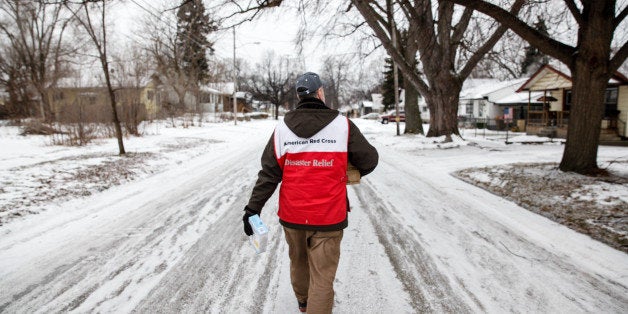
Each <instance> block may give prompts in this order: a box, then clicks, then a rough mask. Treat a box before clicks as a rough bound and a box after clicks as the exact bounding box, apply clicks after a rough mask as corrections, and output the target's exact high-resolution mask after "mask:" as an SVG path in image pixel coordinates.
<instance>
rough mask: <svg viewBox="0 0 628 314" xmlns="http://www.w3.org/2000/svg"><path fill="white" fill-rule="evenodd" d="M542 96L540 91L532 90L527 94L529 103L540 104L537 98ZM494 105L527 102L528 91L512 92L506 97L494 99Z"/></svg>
mask: <svg viewBox="0 0 628 314" xmlns="http://www.w3.org/2000/svg"><path fill="white" fill-rule="evenodd" d="M541 96H543V93H542V92H532V93H530V95H529V99H530V103H531V104H541V103H542V102H541V101H538V100H537V98H539V97H541ZM494 103H495V104H496V105H514V104H528V93H512V94H510V95H508V96H506V97H503V98H500V99H496V100H495V101H494Z"/></svg>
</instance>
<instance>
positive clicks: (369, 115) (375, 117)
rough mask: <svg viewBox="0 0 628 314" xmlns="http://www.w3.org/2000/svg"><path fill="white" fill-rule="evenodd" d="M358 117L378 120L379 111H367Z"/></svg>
mask: <svg viewBox="0 0 628 314" xmlns="http://www.w3.org/2000/svg"><path fill="white" fill-rule="evenodd" d="M360 119H367V120H379V113H377V112H371V113H367V114H365V115H363V116H361V117H360Z"/></svg>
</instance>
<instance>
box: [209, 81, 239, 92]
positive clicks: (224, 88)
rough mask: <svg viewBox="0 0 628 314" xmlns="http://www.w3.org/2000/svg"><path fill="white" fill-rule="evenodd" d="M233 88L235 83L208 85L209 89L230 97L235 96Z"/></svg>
mask: <svg viewBox="0 0 628 314" xmlns="http://www.w3.org/2000/svg"><path fill="white" fill-rule="evenodd" d="M233 86H234V83H233V82H217V83H209V84H207V87H209V88H212V89H215V90H218V91H219V92H221V93H224V94H229V95H231V94H233Z"/></svg>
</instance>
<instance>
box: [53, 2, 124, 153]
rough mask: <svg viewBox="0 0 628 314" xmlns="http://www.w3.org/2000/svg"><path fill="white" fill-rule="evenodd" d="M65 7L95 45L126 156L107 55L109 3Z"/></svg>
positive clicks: (67, 5) (118, 136)
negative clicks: (107, 12) (107, 10)
mask: <svg viewBox="0 0 628 314" xmlns="http://www.w3.org/2000/svg"><path fill="white" fill-rule="evenodd" d="M65 6H66V7H67V8H68V9H69V10H70V12H72V15H73V16H74V17H75V18H76V21H77V22H78V24H79V25H80V26H81V27H82V29H83V30H84V31H85V32H86V33H87V35H88V37H89V38H90V39H91V41H92V43H93V44H94V48H95V49H96V52H97V54H98V55H97V57H98V60H99V61H100V64H101V66H102V70H103V74H104V77H105V83H106V85H107V92H108V94H109V102H110V105H111V115H112V120H113V125H114V128H115V132H116V137H117V139H118V149H119V153H120V155H125V154H126V151H125V150H124V142H123V134H122V127H121V126H120V119H119V118H118V109H117V101H116V93H115V90H114V88H113V83H112V80H111V69H110V66H109V59H108V55H107V27H106V25H107V23H106V17H107V14H106V9H107V2H106V1H105V0H100V1H99V0H84V1H81V2H80V3H79V4H74V3H71V2H65Z"/></svg>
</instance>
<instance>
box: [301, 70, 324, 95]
mask: <svg viewBox="0 0 628 314" xmlns="http://www.w3.org/2000/svg"><path fill="white" fill-rule="evenodd" d="M322 86H323V82H322V81H321V78H320V77H319V76H318V74H316V73H314V72H306V73H303V74H302V75H301V76H299V77H298V78H297V84H296V89H297V95H299V96H300V97H303V96H307V95H311V94H314V93H316V91H317V90H318V89H319V88H321V87H322Z"/></svg>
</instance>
